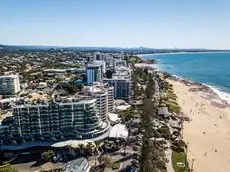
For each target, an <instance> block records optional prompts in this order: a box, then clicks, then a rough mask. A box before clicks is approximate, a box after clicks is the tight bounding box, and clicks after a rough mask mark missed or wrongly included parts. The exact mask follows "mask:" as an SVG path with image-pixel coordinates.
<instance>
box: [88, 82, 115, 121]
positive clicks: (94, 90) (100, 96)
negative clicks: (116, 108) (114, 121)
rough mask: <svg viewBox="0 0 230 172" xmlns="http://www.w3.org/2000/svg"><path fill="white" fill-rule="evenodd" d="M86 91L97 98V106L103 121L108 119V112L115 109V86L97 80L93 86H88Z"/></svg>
mask: <svg viewBox="0 0 230 172" xmlns="http://www.w3.org/2000/svg"><path fill="white" fill-rule="evenodd" d="M86 92H87V93H88V94H89V95H90V96H92V97H93V98H96V99H97V107H98V109H99V114H100V116H101V119H102V120H103V121H107V119H108V112H112V111H113V104H114V88H113V87H111V86H109V85H108V84H104V83H99V82H95V83H93V85H92V86H90V87H88V88H86Z"/></svg>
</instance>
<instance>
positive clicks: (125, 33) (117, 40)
mask: <svg viewBox="0 0 230 172" xmlns="http://www.w3.org/2000/svg"><path fill="white" fill-rule="evenodd" d="M0 44H7V45H54V46H55V45H56V46H106V47H140V46H143V47H149V48H212V49H230V1H229V0H0Z"/></svg>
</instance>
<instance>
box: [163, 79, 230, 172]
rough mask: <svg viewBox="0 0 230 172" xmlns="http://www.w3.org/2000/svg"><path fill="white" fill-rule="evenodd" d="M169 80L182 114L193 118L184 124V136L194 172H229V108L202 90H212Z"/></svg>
mask: <svg viewBox="0 0 230 172" xmlns="http://www.w3.org/2000/svg"><path fill="white" fill-rule="evenodd" d="M166 80H167V81H169V83H170V84H172V85H173V89H174V91H175V94H176V95H177V97H178V99H177V102H178V104H179V106H180V107H181V111H182V113H183V114H184V115H185V116H187V117H188V118H189V119H190V121H189V122H186V121H185V122H184V125H183V126H184V127H183V132H182V133H183V140H184V141H185V142H186V143H187V145H188V149H187V156H188V162H189V163H190V164H191V163H192V161H193V159H195V161H194V171H209V172H216V171H221V172H228V171H230V147H229V146H228V145H229V144H230V113H229V112H230V105H229V104H225V103H224V102H223V101H221V100H220V99H219V97H218V96H217V95H214V94H213V92H209V91H208V92H206V91H204V90H203V89H200V87H205V88H207V89H210V88H208V87H207V86H203V85H201V86H200V85H199V84H187V83H188V82H184V81H181V80H175V78H168V79H166ZM212 164H213V165H212Z"/></svg>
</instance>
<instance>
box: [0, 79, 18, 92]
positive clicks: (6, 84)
mask: <svg viewBox="0 0 230 172" xmlns="http://www.w3.org/2000/svg"><path fill="white" fill-rule="evenodd" d="M19 91H20V82H19V76H17V75H4V76H0V95H14V94H16V93H17V92H19Z"/></svg>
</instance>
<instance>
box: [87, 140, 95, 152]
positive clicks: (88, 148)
mask: <svg viewBox="0 0 230 172" xmlns="http://www.w3.org/2000/svg"><path fill="white" fill-rule="evenodd" d="M94 147H95V146H94V144H93V143H92V142H88V143H87V145H86V150H87V153H89V155H91V154H92V152H93V149H94Z"/></svg>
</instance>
